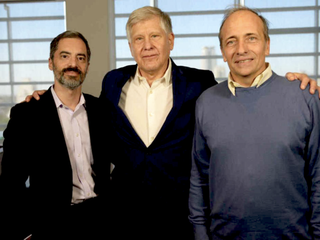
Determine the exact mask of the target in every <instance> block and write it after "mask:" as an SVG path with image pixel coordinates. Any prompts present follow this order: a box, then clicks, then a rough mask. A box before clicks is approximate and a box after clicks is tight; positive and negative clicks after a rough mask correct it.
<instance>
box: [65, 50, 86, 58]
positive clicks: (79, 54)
mask: <svg viewBox="0 0 320 240" xmlns="http://www.w3.org/2000/svg"><path fill="white" fill-rule="evenodd" d="M61 54H68V55H70V54H71V53H70V52H68V51H61V52H60V55H61ZM77 56H83V57H87V55H86V54H85V53H78V54H77Z"/></svg>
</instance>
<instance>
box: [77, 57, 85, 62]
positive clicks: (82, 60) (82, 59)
mask: <svg viewBox="0 0 320 240" xmlns="http://www.w3.org/2000/svg"><path fill="white" fill-rule="evenodd" d="M78 60H79V61H81V62H84V61H85V60H86V57H85V56H78Z"/></svg>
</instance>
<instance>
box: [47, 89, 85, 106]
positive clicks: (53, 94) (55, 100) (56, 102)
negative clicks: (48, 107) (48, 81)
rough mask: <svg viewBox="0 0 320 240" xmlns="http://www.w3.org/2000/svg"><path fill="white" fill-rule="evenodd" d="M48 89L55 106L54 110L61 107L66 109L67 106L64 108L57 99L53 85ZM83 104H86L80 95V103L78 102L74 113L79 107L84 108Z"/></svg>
mask: <svg viewBox="0 0 320 240" xmlns="http://www.w3.org/2000/svg"><path fill="white" fill-rule="evenodd" d="M50 89H51V93H52V96H53V99H54V102H55V104H56V108H61V107H65V108H68V107H67V106H65V105H64V104H63V103H62V102H61V100H60V98H59V97H58V95H57V93H56V92H55V91H54V85H52V86H51V88H50ZM85 104H86V100H85V98H84V96H83V94H82V93H81V97H80V101H79V103H78V105H77V107H76V108H75V111H76V110H77V109H78V108H79V107H80V106H82V105H83V106H84V107H85Z"/></svg>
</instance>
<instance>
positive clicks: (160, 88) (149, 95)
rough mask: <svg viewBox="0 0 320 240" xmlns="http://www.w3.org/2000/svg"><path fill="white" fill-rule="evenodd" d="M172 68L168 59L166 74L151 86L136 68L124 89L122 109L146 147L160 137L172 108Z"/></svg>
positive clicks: (120, 104) (121, 100) (121, 98)
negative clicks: (159, 134)
mask: <svg viewBox="0 0 320 240" xmlns="http://www.w3.org/2000/svg"><path fill="white" fill-rule="evenodd" d="M171 68H172V64H171V60H169V65H168V68H167V71H166V72H165V74H164V75H163V77H162V78H160V79H157V80H155V81H154V82H153V83H152V85H151V87H150V86H149V84H148V82H147V80H146V78H144V77H142V76H141V75H140V74H139V68H137V71H136V74H135V76H134V77H133V78H131V79H129V80H128V81H127V82H126V84H125V85H124V86H123V88H122V92H121V96H120V101H119V107H120V108H121V109H122V111H123V112H124V113H125V114H126V116H127V118H128V119H129V121H130V123H131V125H132V127H133V128H134V130H135V131H136V133H137V134H138V136H139V137H140V138H141V140H142V141H143V143H144V144H145V145H146V146H147V147H149V146H150V145H151V143H152V142H153V140H154V139H155V138H156V136H157V135H158V133H159V131H160V129H161V127H162V125H163V124H164V122H165V120H166V118H167V116H168V114H169V112H170V111H171V109H172V106H173V92H172V79H171Z"/></svg>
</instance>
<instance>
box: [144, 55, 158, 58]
mask: <svg viewBox="0 0 320 240" xmlns="http://www.w3.org/2000/svg"><path fill="white" fill-rule="evenodd" d="M156 56H157V54H151V55H145V56H143V58H145V59H148V58H154V57H156Z"/></svg>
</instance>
